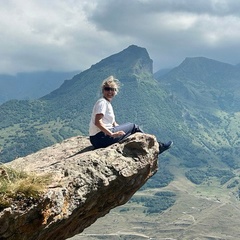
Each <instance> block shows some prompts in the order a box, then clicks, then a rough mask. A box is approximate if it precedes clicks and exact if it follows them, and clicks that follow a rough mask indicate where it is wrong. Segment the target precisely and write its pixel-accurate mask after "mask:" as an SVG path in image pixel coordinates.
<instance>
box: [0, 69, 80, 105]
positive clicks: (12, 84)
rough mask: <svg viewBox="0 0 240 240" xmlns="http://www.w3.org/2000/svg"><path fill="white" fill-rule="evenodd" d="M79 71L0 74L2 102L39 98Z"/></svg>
mask: <svg viewBox="0 0 240 240" xmlns="http://www.w3.org/2000/svg"><path fill="white" fill-rule="evenodd" d="M77 73H78V72H76V71H74V72H52V71H46V72H31V73H18V74H16V75H3V74H1V75H0V104H2V103H4V102H6V101H8V100H11V99H18V100H23V99H38V98H40V97H42V96H44V95H46V94H48V93H49V92H51V91H53V90H55V89H57V88H58V87H60V85H61V84H62V83H63V82H64V80H66V79H71V78H72V77H73V76H74V75H75V74H77Z"/></svg>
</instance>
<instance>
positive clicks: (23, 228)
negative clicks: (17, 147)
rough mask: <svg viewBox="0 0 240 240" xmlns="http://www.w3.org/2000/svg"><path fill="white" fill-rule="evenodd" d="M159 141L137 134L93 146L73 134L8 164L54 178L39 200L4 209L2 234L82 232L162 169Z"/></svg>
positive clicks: (19, 237) (15, 238)
mask: <svg viewBox="0 0 240 240" xmlns="http://www.w3.org/2000/svg"><path fill="white" fill-rule="evenodd" d="M157 160H158V142H157V140H156V138H155V137H154V136H153V135H148V134H141V133H136V134H134V135H132V136H130V137H129V138H128V139H127V140H125V141H124V142H122V143H119V144H114V145H112V146H109V147H107V148H104V149H96V150H93V149H92V148H91V146H90V143H89V140H88V138H86V137H81V136H77V137H72V138H69V139H67V140H65V141H63V142H62V143H59V144H55V145H53V146H51V147H48V148H45V149H43V150H41V151H39V152H37V153H34V154H31V155H29V156H27V157H24V158H19V159H16V160H14V161H12V162H11V163H9V164H8V165H10V166H11V167H12V168H15V169H21V170H24V171H26V172H34V173H37V174H42V173H44V174H45V173H51V175H52V181H51V184H49V186H47V189H46V190H45V192H44V193H43V194H42V195H41V197H40V200H38V201H37V202H34V203H32V204H28V205H26V204H25V205H24V206H23V205H22V203H19V204H14V206H10V207H8V208H5V209H3V210H2V211H1V212H0V239H9V240H61V239H66V238H69V237H72V236H74V235H76V234H78V233H81V232H82V231H83V230H84V229H85V228H87V227H88V226H90V225H91V224H92V223H94V222H95V221H96V220H97V219H98V218H99V217H103V216H104V215H106V214H107V213H108V212H109V211H110V210H111V209H112V208H114V207H116V206H119V205H122V204H125V203H126V202H127V201H128V200H129V199H130V198H131V197H132V195H133V194H134V193H135V192H136V191H137V190H138V189H139V188H140V187H141V186H142V185H143V184H144V183H145V182H146V181H147V180H148V179H149V178H150V177H151V176H152V175H153V174H154V173H155V172H156V171H157Z"/></svg>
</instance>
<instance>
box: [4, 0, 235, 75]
mask: <svg viewBox="0 0 240 240" xmlns="http://www.w3.org/2000/svg"><path fill="white" fill-rule="evenodd" d="M0 3H1V8H0V32H1V36H0V52H1V59H0V73H16V72H20V71H34V70H57V71H59V70H62V71H68V70H69V71H71V70H77V69H79V70H84V69H86V68H89V67H90V66H91V65H92V64H95V63H96V62H98V61H100V60H101V59H102V58H105V57H108V56H109V55H111V54H114V53H116V52H119V51H121V50H123V49H124V48H126V47H128V46H129V45H131V44H136V45H139V46H141V47H145V48H146V49H147V50H148V52H149V54H150V57H151V58H152V59H153V61H154V66H155V70H158V69H159V68H163V67H172V66H176V65H178V64H180V63H181V61H183V60H184V58H185V57H189V56H206V57H210V58H213V59H216V60H220V61H225V62H229V63H234V64H235V63H238V62H240V57H239V56H240V47H239V44H240V34H239V32H240V31H239V26H240V14H239V13H240V11H239V10H240V2H239V1H237V0H228V1H226V0H198V1H192V0H178V1H169V0H131V1H129V0H86V1H85V0H51V1H48V0H41V1H38V0H31V1H22V0H0Z"/></svg>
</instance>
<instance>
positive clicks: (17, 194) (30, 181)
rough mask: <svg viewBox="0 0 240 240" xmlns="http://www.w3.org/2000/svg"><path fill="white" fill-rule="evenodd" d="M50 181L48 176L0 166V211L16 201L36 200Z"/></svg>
mask: <svg viewBox="0 0 240 240" xmlns="http://www.w3.org/2000/svg"><path fill="white" fill-rule="evenodd" d="M50 180H51V175H50V174H45V175H37V174H34V173H31V174H28V173H26V172H24V171H17V170H15V169H12V168H9V167H7V166H6V165H4V164H2V165H0V210H3V209H4V208H7V207H9V206H11V204H12V203H13V202H16V201H19V202H22V201H27V200H31V201H35V200H38V199H39V197H40V195H41V193H42V192H43V191H44V190H45V189H46V186H47V185H48V184H49V183H50Z"/></svg>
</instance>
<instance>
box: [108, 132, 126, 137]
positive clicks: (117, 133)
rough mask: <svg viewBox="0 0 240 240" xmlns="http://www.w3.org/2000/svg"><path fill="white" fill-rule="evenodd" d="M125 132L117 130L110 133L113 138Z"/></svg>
mask: <svg viewBox="0 0 240 240" xmlns="http://www.w3.org/2000/svg"><path fill="white" fill-rule="evenodd" d="M125 134H126V133H125V132H124V131H117V132H114V133H112V135H111V137H114V138H116V137H121V136H123V135H125Z"/></svg>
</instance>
